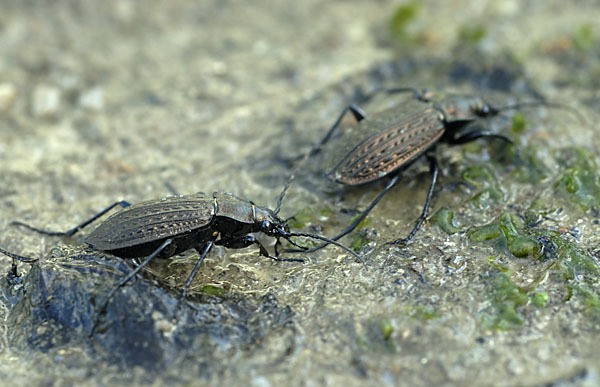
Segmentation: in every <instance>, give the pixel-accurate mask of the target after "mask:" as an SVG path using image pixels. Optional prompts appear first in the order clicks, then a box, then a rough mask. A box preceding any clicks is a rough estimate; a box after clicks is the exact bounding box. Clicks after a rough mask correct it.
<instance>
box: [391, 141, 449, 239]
mask: <svg viewBox="0 0 600 387" xmlns="http://www.w3.org/2000/svg"><path fill="white" fill-rule="evenodd" d="M427 159H428V160H429V168H430V170H431V185H430V186H429V191H428V192H427V198H426V199H425V205H424V206H423V212H421V216H419V219H417V224H415V227H413V229H412V231H411V232H410V234H408V236H407V237H406V238H402V239H396V240H395V241H393V242H391V244H394V245H397V244H406V243H408V242H410V240H411V239H412V238H413V237H414V236H415V234H416V233H417V231H418V230H419V228H420V227H421V225H422V224H423V221H425V218H427V214H428V213H429V205H430V204H431V198H432V197H433V190H434V188H435V183H436V181H437V176H438V169H439V168H438V163H437V159H436V158H435V155H434V154H433V151H431V152H428V153H427Z"/></svg>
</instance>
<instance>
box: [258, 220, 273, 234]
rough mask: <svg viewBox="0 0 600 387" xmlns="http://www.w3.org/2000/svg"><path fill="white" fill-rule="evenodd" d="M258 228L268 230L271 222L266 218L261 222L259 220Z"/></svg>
mask: <svg viewBox="0 0 600 387" xmlns="http://www.w3.org/2000/svg"><path fill="white" fill-rule="evenodd" d="M260 228H261V229H262V230H264V231H267V230H270V229H271V222H270V221H268V220H263V221H262V222H260Z"/></svg>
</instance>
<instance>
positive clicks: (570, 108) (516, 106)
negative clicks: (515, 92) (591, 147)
mask: <svg viewBox="0 0 600 387" xmlns="http://www.w3.org/2000/svg"><path fill="white" fill-rule="evenodd" d="M538 106H547V107H552V108H558V109H564V110H568V111H570V112H571V113H573V114H575V115H576V116H577V119H579V121H580V122H581V123H582V124H584V125H585V124H587V120H586V119H585V117H584V116H583V114H582V113H581V112H580V111H579V110H577V109H575V108H574V107H573V106H570V105H567V104H564V103H560V102H548V101H534V102H520V103H515V104H512V105H506V106H503V107H500V108H496V109H497V110H498V111H504V110H516V109H521V108H524V107H525V108H527V107H538Z"/></svg>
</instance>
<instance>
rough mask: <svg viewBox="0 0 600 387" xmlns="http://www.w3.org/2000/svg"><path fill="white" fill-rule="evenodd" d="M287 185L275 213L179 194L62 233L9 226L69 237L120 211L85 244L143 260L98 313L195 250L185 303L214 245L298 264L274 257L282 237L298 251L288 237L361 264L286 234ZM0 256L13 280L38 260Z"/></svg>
mask: <svg viewBox="0 0 600 387" xmlns="http://www.w3.org/2000/svg"><path fill="white" fill-rule="evenodd" d="M292 178H293V175H292ZM290 183H291V179H290V180H289V181H288V183H287V184H286V187H285V188H284V190H283V191H282V193H281V195H280V196H279V200H278V203H277V208H276V210H275V211H273V210H271V209H269V208H266V207H259V206H257V205H255V204H254V203H253V202H251V201H249V200H246V199H242V198H240V197H237V196H235V195H233V194H230V193H225V192H215V193H213V194H212V195H206V194H204V193H197V194H193V195H179V196H174V197H168V198H162V199H159V200H150V201H145V202H142V203H139V204H135V205H131V204H130V203H129V202H126V201H119V202H115V203H113V204H112V205H110V206H108V207H107V208H105V209H104V210H102V211H100V212H99V213H97V214H96V215H94V216H93V217H91V218H90V219H88V220H86V221H84V222H83V223H81V224H79V225H77V226H75V227H73V228H72V229H70V230H68V231H65V232H54V231H47V230H42V229H38V228H36V227H32V226H30V225H28V224H25V223H22V222H18V221H15V222H13V224H15V225H18V226H22V227H25V228H28V229H30V230H32V231H35V232H38V233H41V234H44V235H50V236H72V235H74V234H75V233H77V232H78V231H80V230H81V229H82V228H84V227H86V226H87V225H89V224H90V223H92V222H93V221H94V220H96V219H98V218H99V217H101V216H102V215H104V214H106V213H107V212H108V211H110V210H111V209H113V208H114V207H117V206H121V207H123V209H122V210H121V211H119V212H117V213H115V214H114V215H112V216H111V217H109V218H108V219H106V220H105V221H104V222H102V223H101V224H100V225H99V226H98V227H97V228H96V229H95V230H94V231H92V232H91V233H90V234H89V235H88V236H87V237H86V238H85V239H84V242H85V243H87V244H88V245H89V246H90V247H91V248H93V249H95V250H99V251H105V252H108V253H111V254H113V255H116V256H118V257H122V258H140V257H146V258H145V260H144V261H143V262H142V263H141V264H140V265H138V266H137V267H136V268H135V269H134V270H132V271H131V272H130V273H129V274H127V275H126V276H124V277H123V278H122V279H121V280H120V281H119V283H118V284H117V285H115V286H114V287H113V288H112V290H111V291H110V292H109V293H108V295H107V296H106V298H105V300H104V302H103V303H102V304H101V307H100V309H99V310H100V313H102V312H103V311H104V309H105V308H106V306H107V305H108V302H109V300H110V299H111V297H112V296H113V295H114V294H115V292H116V291H117V290H119V288H121V287H122V286H123V285H124V284H125V283H127V282H128V281H129V280H130V279H131V278H133V277H134V276H135V275H136V274H137V273H139V272H140V271H141V270H142V268H144V267H145V266H146V265H148V264H149V263H150V261H152V260H153V259H154V258H157V257H159V258H169V257H172V256H173V255H176V254H179V253H182V252H184V251H186V250H189V249H191V248H193V249H195V250H196V251H197V252H198V253H199V254H200V257H199V258H198V260H197V261H196V264H195V265H194V268H193V269H192V271H191V273H190V275H189V276H188V278H187V280H186V282H185V284H184V287H183V291H182V294H181V299H180V300H183V299H185V297H186V295H187V293H188V289H189V287H190V285H191V283H192V281H193V280H194V278H195V276H196V274H197V273H198V270H199V269H200V265H201V264H202V262H203V261H204V258H205V257H206V256H207V254H208V253H209V251H210V250H211V249H212V248H213V247H214V245H221V246H224V247H228V248H233V249H239V248H244V247H248V246H251V245H257V246H258V249H259V252H260V255H262V256H265V257H268V258H271V259H273V260H275V261H292V262H303V259H298V258H292V259H286V258H279V257H278V255H279V252H278V251H277V247H278V245H279V239H280V238H283V239H285V240H287V241H288V242H289V243H291V244H292V245H294V246H296V247H300V248H302V247H301V246H299V245H297V244H296V243H295V242H294V241H293V240H292V239H291V238H292V237H307V238H313V239H317V240H321V241H325V242H327V243H332V244H335V245H336V246H338V247H341V248H342V249H344V250H346V251H347V252H349V253H350V254H352V255H354V256H355V257H356V258H358V259H359V260H361V261H362V259H361V257H360V256H359V255H358V254H356V253H355V252H354V251H352V250H350V249H349V248H347V247H346V246H344V245H342V244H340V243H339V242H336V241H333V240H330V239H328V238H325V237H323V236H320V235H315V234H308V233H294V232H290V229H289V227H288V225H287V223H286V221H284V220H282V219H281V218H280V217H279V216H278V215H277V213H278V212H279V209H280V205H281V200H282V198H283V196H284V195H285V191H286V190H287V188H288V187H289V184H290ZM255 232H262V233H264V234H266V235H267V236H270V237H274V238H276V239H277V242H276V243H275V255H274V256H273V255H271V254H269V252H268V251H267V249H266V248H265V247H264V246H263V245H262V244H261V243H260V241H258V240H257V239H256V238H255V237H254V236H252V235H250V234H251V233H255ZM0 252H1V253H3V254H5V255H7V256H9V257H11V258H13V267H12V268H11V273H10V275H13V276H18V274H17V272H16V261H22V262H27V263H34V262H36V261H37V259H35V258H29V257H23V256H20V255H17V254H14V253H10V252H8V251H6V250H3V249H0ZM97 322H98V319H97V320H96V322H95V323H94V325H93V328H92V333H93V332H94V330H95V327H96V324H97Z"/></svg>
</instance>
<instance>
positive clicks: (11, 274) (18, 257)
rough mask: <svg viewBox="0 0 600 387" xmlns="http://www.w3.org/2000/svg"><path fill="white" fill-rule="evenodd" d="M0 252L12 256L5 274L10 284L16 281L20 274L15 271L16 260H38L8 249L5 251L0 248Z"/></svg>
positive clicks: (27, 261)
mask: <svg viewBox="0 0 600 387" xmlns="http://www.w3.org/2000/svg"><path fill="white" fill-rule="evenodd" d="M0 253H2V254H4V255H6V256H8V257H10V258H12V265H11V267H10V270H9V271H8V274H7V275H6V279H7V280H8V282H9V283H10V284H15V283H17V282H18V279H19V277H21V275H20V274H19V272H18V271H17V261H21V262H25V263H34V262H37V261H38V259H37V258H29V257H24V256H22V255H17V254H13V253H11V252H10V251H6V250H4V249H1V248H0Z"/></svg>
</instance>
